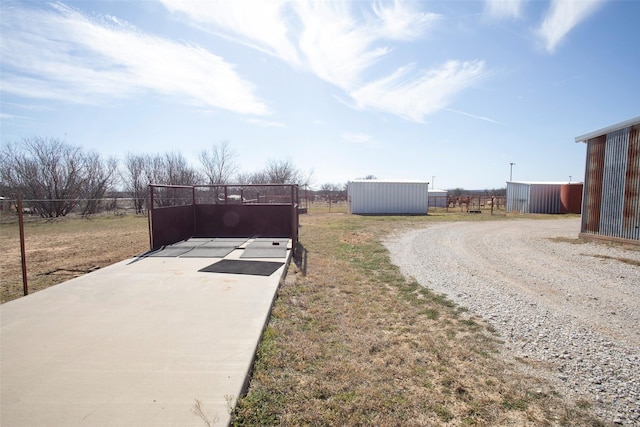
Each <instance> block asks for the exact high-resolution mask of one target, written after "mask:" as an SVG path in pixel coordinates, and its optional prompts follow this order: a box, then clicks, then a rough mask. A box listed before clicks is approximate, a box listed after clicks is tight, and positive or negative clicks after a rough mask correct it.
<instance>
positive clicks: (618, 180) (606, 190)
mask: <svg viewBox="0 0 640 427" xmlns="http://www.w3.org/2000/svg"><path fill="white" fill-rule="evenodd" d="M628 143H629V129H628V128H627V129H621V130H618V131H615V132H612V133H610V134H608V135H607V142H606V145H605V155H604V174H603V188H602V204H601V208H600V234H603V235H605V236H612V237H622V211H623V207H624V188H625V173H626V170H627V152H628V148H629V145H628Z"/></svg>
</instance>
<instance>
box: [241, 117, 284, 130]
mask: <svg viewBox="0 0 640 427" xmlns="http://www.w3.org/2000/svg"><path fill="white" fill-rule="evenodd" d="M247 122H248V123H251V124H253V125H257V126H262V127H265V128H268V127H276V128H285V127H287V126H286V125H285V124H284V123H281V122H274V121H271V120H264V119H247Z"/></svg>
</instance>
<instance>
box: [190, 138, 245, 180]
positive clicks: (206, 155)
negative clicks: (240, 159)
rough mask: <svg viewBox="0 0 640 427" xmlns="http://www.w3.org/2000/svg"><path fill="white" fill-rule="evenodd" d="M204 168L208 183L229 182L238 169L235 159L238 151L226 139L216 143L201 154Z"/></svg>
mask: <svg viewBox="0 0 640 427" xmlns="http://www.w3.org/2000/svg"><path fill="white" fill-rule="evenodd" d="M198 157H199V159H200V163H201V164H202V170H203V172H204V175H205V176H206V179H207V180H208V181H209V182H208V183H209V184H211V185H217V184H228V183H229V180H230V179H231V177H232V176H233V174H234V173H236V171H237V165H236V163H235V159H236V157H237V154H236V152H235V151H234V150H233V149H232V148H231V147H230V146H229V141H228V140H224V141H222V142H220V144H218V145H214V146H213V147H212V149H211V151H209V150H207V149H204V150H202V151H201V152H200V153H199V155H198Z"/></svg>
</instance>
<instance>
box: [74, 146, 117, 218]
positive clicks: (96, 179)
mask: <svg viewBox="0 0 640 427" xmlns="http://www.w3.org/2000/svg"><path fill="white" fill-rule="evenodd" d="M85 162H86V167H87V179H86V184H85V189H84V194H83V199H84V202H83V203H84V206H83V208H82V215H91V214H95V213H97V212H98V210H99V208H100V203H101V201H102V198H103V197H104V195H105V193H106V192H107V190H108V189H110V188H113V186H114V184H115V182H116V180H117V177H118V174H117V171H118V161H117V160H116V159H115V158H109V159H108V160H107V161H104V162H103V161H102V159H101V158H100V156H99V155H98V154H97V153H89V154H87V155H86V156H85Z"/></svg>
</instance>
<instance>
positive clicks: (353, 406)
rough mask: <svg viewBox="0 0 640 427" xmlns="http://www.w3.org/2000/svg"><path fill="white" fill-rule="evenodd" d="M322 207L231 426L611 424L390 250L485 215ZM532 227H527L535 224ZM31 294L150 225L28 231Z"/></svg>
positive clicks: (6, 288)
mask: <svg viewBox="0 0 640 427" xmlns="http://www.w3.org/2000/svg"><path fill="white" fill-rule="evenodd" d="M341 210H342V211H343V210H344V208H341V207H332V208H331V212H329V209H328V207H324V206H323V207H321V208H320V207H312V208H311V210H310V213H309V214H307V215H302V216H301V218H300V244H301V247H302V249H303V250H302V251H301V253H302V256H301V259H300V261H299V262H298V263H296V264H293V263H292V265H291V266H290V269H289V273H288V276H287V278H286V280H285V283H283V285H282V287H281V289H280V291H279V294H278V296H277V299H276V301H275V304H274V307H273V312H272V316H271V319H270V321H269V323H268V325H267V327H266V329H265V332H264V335H263V339H262V340H261V343H260V345H259V350H258V355H257V358H256V362H255V367H254V370H253V375H252V379H251V382H250V386H249V390H248V393H247V395H246V396H244V397H242V398H241V399H240V400H239V401H238V402H237V407H236V410H235V412H234V413H233V423H234V425H238V426H241V425H247V426H262V425H291V426H294V425H295V426H298V425H378V426H400V425H402V426H425V425H438V426H439V425H452V426H454V425H455V426H459V425H462V426H465V425H469V426H472V425H482V426H485V425H486V426H496V425H513V426H526V425H530V426H544V425H580V426H589V425H594V426H596V425H605V424H603V423H602V422H600V421H598V420H597V419H595V418H593V417H592V416H591V415H589V408H588V404H587V403H586V401H578V402H568V401H567V400H565V399H564V398H563V397H562V396H560V395H558V394H557V393H556V392H555V391H554V390H553V389H551V388H550V387H549V385H548V384H546V383H545V382H544V381H541V380H539V379H536V378H532V377H528V376H526V375H524V374H523V373H521V372H520V370H519V369H518V366H517V363H518V362H513V361H509V358H508V357H503V355H502V353H501V351H502V346H501V341H500V338H499V337H498V336H497V335H496V334H495V333H494V331H493V330H492V328H491V327H490V326H489V325H487V324H485V323H484V322H483V321H482V320H481V319H478V318H475V317H474V316H471V315H469V313H467V312H466V310H465V309H464V307H458V306H456V305H454V304H453V303H452V302H450V301H449V300H447V299H446V298H445V297H443V296H441V295H436V294H434V293H432V292H430V291H429V290H427V289H424V288H421V287H420V286H419V285H418V284H417V283H415V282H413V281H411V280H407V279H405V278H404V277H403V276H402V275H401V273H400V272H399V270H398V268H396V267H395V266H394V265H392V264H391V262H390V260H389V257H388V253H387V251H386V249H385V248H384V246H383V245H382V243H381V239H383V238H384V236H387V235H388V234H389V233H392V232H394V231H399V230H403V229H406V228H408V227H420V226H428V224H429V223H431V222H434V221H455V220H511V218H508V217H505V216H504V215H502V216H495V217H490V216H489V215H488V214H486V213H483V214H480V215H469V214H461V213H459V212H458V213H444V212H443V213H434V214H430V215H429V216H415V217H400V216H397V217H394V216H354V215H348V214H346V213H344V212H341ZM528 217H530V216H528ZM25 234H26V236H27V238H26V247H27V262H28V269H29V280H30V285H29V286H30V289H31V291H37V290H38V289H42V288H45V287H47V286H51V285H54V284H55V283H59V282H61V281H64V280H67V279H69V278H71V277H74V276H77V275H79V274H83V272H86V271H91V270H92V269H95V268H99V267H102V266H105V265H108V264H111V263H114V262H117V261H119V260H122V259H126V258H128V257H130V256H132V255H135V254H138V253H142V252H144V251H146V250H147V249H148V229H147V222H146V218H145V217H135V216H123V217H98V218H93V219H81V218H78V219H61V220H55V221H45V220H35V221H32V222H29V223H28V224H27V225H26V229H25ZM0 244H1V246H0V247H1V248H2V249H1V251H2V252H1V253H0V255H1V256H2V261H1V266H2V270H3V276H2V281H3V283H2V301H3V302H4V301H8V300H11V299H14V298H17V297H19V296H20V295H21V293H22V280H21V276H20V252H19V250H20V248H19V239H18V228H17V225H16V224H15V223H12V222H11V221H5V220H3V221H2V224H1V229H0Z"/></svg>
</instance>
